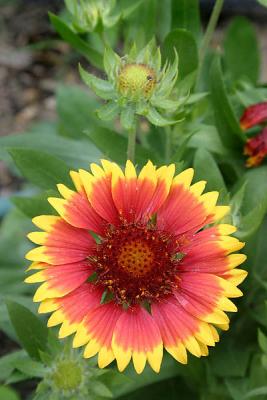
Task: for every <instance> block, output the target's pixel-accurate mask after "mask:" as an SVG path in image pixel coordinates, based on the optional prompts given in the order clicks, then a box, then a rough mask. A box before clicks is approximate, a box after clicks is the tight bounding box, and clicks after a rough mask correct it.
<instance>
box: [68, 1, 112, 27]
mask: <svg viewBox="0 0 267 400" xmlns="http://www.w3.org/2000/svg"><path fill="white" fill-rule="evenodd" d="M65 5H66V8H67V10H68V11H69V13H70V16H71V25H72V28H73V29H74V30H75V31H77V32H79V33H86V32H92V31H94V30H95V29H96V28H97V26H98V25H99V24H100V25H101V24H102V26H106V27H107V28H110V27H112V26H113V25H115V24H116V23H117V22H118V20H119V19H120V14H113V15H112V13H113V11H114V8H115V5H116V1H115V0H65Z"/></svg>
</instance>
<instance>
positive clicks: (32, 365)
mask: <svg viewBox="0 0 267 400" xmlns="http://www.w3.org/2000/svg"><path fill="white" fill-rule="evenodd" d="M15 367H16V368H17V369H18V370H19V371H20V372H22V373H23V374H25V375H28V376H29V377H36V378H43V377H44V376H45V375H46V374H47V372H48V370H47V368H46V367H45V366H44V365H43V364H42V363H41V362H38V361H34V360H30V359H29V358H24V359H20V360H18V361H17V362H16V363H15Z"/></svg>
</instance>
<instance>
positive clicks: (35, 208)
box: [11, 190, 57, 218]
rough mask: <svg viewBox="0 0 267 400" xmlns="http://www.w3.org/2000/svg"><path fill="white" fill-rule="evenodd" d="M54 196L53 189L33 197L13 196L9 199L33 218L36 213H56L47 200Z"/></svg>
mask: <svg viewBox="0 0 267 400" xmlns="http://www.w3.org/2000/svg"><path fill="white" fill-rule="evenodd" d="M55 196H57V194H56V192H55V191H53V190H48V191H46V192H44V193H42V194H39V195H38V196H33V197H24V196H23V197H22V196H13V197H12V198H11V201H12V203H14V204H15V206H16V207H17V208H18V209H19V210H20V211H21V212H23V214H25V215H26V216H27V217H29V218H33V217H35V216H36V215H51V214H52V215H57V213H56V211H55V209H54V208H53V207H52V206H51V205H50V204H49V203H48V201H47V198H48V197H55Z"/></svg>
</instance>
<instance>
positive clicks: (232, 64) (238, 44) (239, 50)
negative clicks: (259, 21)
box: [224, 17, 260, 84]
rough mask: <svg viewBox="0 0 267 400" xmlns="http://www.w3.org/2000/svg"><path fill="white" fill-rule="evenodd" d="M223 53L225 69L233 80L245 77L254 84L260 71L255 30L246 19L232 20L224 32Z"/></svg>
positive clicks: (237, 18)
mask: <svg viewBox="0 0 267 400" xmlns="http://www.w3.org/2000/svg"><path fill="white" fill-rule="evenodd" d="M224 51H225V62H226V67H227V68H228V70H229V72H230V73H231V75H232V77H233V79H236V80H239V79H242V78H244V77H246V78H249V79H250V80H251V81H252V82H253V83H254V84H256V83H257V81H258V78H259V71H260V55H259V46H258V40H257V35H256V32H255V29H254V27H253V25H252V24H251V23H250V21H249V20H248V19H247V18H245V17H236V18H234V19H233V20H232V22H231V24H230V25H229V27H228V29H227V31H226V36H225V40H224Z"/></svg>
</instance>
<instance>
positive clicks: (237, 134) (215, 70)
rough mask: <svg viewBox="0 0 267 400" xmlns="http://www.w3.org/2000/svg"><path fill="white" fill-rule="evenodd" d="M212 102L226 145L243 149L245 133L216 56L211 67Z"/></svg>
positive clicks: (218, 127)
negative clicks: (228, 94) (232, 104)
mask: <svg viewBox="0 0 267 400" xmlns="http://www.w3.org/2000/svg"><path fill="white" fill-rule="evenodd" d="M210 79H211V104H212V106H213V109H214V117H215V123H216V126H217V129H218V132H219V134H220V136H221V140H222V143H223V145H224V146H226V147H230V148H238V149H239V151H242V150H241V149H242V146H243V144H244V142H245V135H244V133H243V132H242V130H241V128H240V125H239V122H238V120H237V118H236V116H235V114H234V111H233V108H232V106H231V104H230V101H229V98H228V96H227V92H226V87H225V84H224V81H223V75H222V69H221V63H220V59H219V58H218V57H216V58H215V59H214V62H213V64H212V67H211V75H210Z"/></svg>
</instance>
